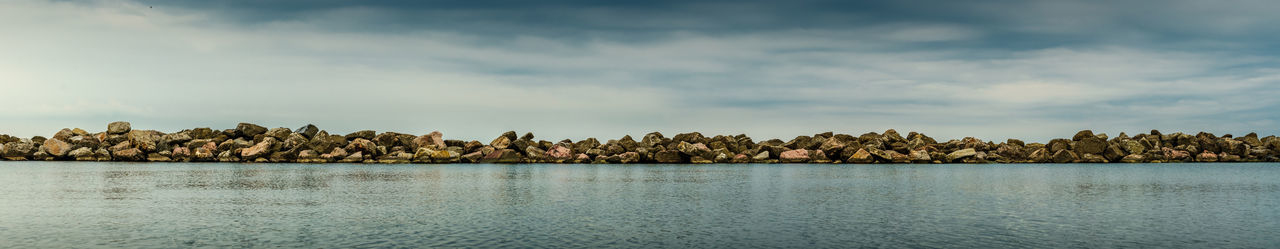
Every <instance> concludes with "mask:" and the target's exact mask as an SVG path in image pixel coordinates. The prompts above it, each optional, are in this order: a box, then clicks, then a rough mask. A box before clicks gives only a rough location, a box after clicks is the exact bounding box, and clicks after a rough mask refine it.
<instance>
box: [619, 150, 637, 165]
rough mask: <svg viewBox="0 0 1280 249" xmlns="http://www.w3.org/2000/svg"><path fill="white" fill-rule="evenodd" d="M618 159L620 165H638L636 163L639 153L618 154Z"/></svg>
mask: <svg viewBox="0 0 1280 249" xmlns="http://www.w3.org/2000/svg"><path fill="white" fill-rule="evenodd" d="M618 157H619V158H620V161H619V162H620V163H638V162H640V153H636V152H634V151H628V152H624V153H622V154H618Z"/></svg>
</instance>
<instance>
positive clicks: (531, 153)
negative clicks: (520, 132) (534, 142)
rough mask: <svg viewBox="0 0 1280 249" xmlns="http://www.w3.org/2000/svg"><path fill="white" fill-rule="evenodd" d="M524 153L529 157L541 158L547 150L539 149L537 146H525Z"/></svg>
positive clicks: (544, 156) (545, 154)
mask: <svg viewBox="0 0 1280 249" xmlns="http://www.w3.org/2000/svg"><path fill="white" fill-rule="evenodd" d="M522 140H523V139H522ZM524 154H525V155H526V156H528V157H529V158H530V159H537V160H541V159H543V158H546V156H547V151H545V150H542V149H539V148H538V147H537V146H527V147H525V148H524Z"/></svg>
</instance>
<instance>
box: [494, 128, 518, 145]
mask: <svg viewBox="0 0 1280 249" xmlns="http://www.w3.org/2000/svg"><path fill="white" fill-rule="evenodd" d="M510 133H511V134H512V136H515V134H516V133H515V132H514V131H511V132H510ZM514 140H515V139H511V138H510V137H508V136H506V135H503V136H498V138H494V139H493V141H491V142H489V146H493V147H494V148H497V149H506V148H507V147H510V146H511V141H514Z"/></svg>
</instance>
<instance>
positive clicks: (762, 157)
mask: <svg viewBox="0 0 1280 249" xmlns="http://www.w3.org/2000/svg"><path fill="white" fill-rule="evenodd" d="M767 159H769V152H768V151H761V152H760V153H756V155H755V156H753V157H751V160H752V161H756V162H760V161H764V160H767Z"/></svg>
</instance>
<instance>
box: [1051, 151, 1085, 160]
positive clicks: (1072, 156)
mask: <svg viewBox="0 0 1280 249" xmlns="http://www.w3.org/2000/svg"><path fill="white" fill-rule="evenodd" d="M1052 159H1053V162H1054V163H1070V162H1075V161H1076V160H1080V157H1077V156H1076V153H1074V152H1071V151H1070V150H1059V151H1058V152H1054V153H1053V157H1052Z"/></svg>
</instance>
